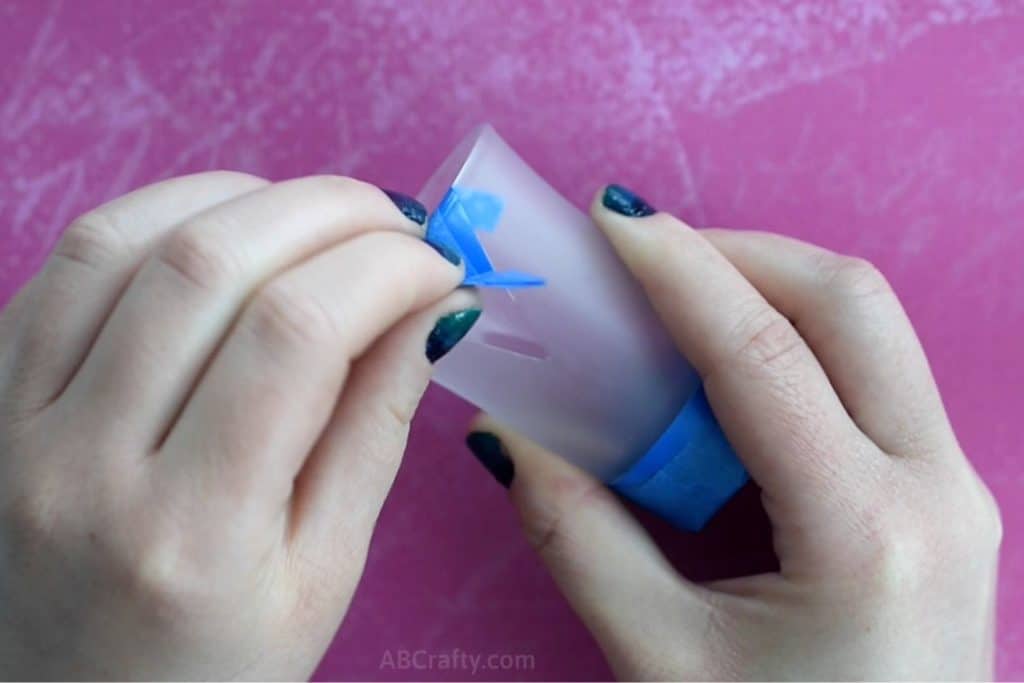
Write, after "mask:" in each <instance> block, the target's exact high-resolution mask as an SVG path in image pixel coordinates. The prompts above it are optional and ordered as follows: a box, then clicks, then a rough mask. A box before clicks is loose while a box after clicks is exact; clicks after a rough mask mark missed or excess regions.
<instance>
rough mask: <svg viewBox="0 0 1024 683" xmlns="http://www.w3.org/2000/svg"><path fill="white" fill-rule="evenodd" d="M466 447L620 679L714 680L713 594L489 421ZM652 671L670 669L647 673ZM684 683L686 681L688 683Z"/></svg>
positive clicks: (602, 492)
mask: <svg viewBox="0 0 1024 683" xmlns="http://www.w3.org/2000/svg"><path fill="white" fill-rule="evenodd" d="M467 444H468V445H469V446H470V449H471V450H472V451H473V453H474V455H476V457H477V458H478V459H479V460H480V461H481V462H482V463H483V464H484V465H485V467H487V469H488V470H490V471H491V472H492V474H494V475H495V476H496V478H498V480H499V482H501V483H503V484H505V485H506V486H509V493H510V497H511V500H512V503H513V504H514V505H515V506H516V508H517V509H518V511H519V517H520V520H521V522H522V525H523V530H524V532H525V533H526V537H527V539H528V541H529V542H530V544H531V546H533V548H534V549H535V550H536V551H537V554H538V555H539V556H540V558H541V561H543V563H544V564H545V565H546V566H547V568H548V570H549V571H550V572H551V575H552V577H553V578H554V579H555V582H556V583H557V584H558V587H559V588H560V589H561V591H562V593H563V594H564V595H565V596H566V598H567V599H568V601H569V603H570V604H571V605H572V607H573V609H574V610H575V611H576V613H577V614H578V615H579V616H580V618H581V619H582V620H583V622H584V624H586V626H587V628H588V629H589V630H590V632H591V633H592V634H593V635H594V637H595V638H596V639H597V642H598V644H599V645H600V646H601V649H602V650H604V652H605V654H606V656H607V658H608V660H609V661H611V662H614V663H616V664H617V665H619V666H621V667H623V671H620V672H617V673H619V674H622V675H624V674H625V673H627V672H629V673H630V674H631V676H632V677H636V672H637V671H647V672H648V673H649V675H650V677H652V678H662V677H664V676H665V675H666V674H667V672H668V671H670V670H671V671H676V672H679V671H686V672H689V674H690V676H692V677H694V678H695V679H696V680H710V678H709V676H708V674H709V673H710V672H709V671H708V670H707V668H706V666H707V662H706V661H705V658H704V654H705V653H706V652H707V650H705V648H703V647H701V645H702V644H704V643H706V641H707V635H708V632H709V630H710V627H711V622H710V615H711V605H710V603H709V601H708V599H709V594H708V592H707V591H705V590H704V589H702V588H700V587H699V586H696V585H694V584H692V583H690V582H688V581H686V580H685V579H684V578H682V577H680V576H679V575H678V574H677V573H676V571H675V570H674V569H673V568H672V566H671V565H670V564H669V563H668V561H667V560H666V559H665V557H664V556H663V555H662V553H661V551H660V550H659V549H658V547H657V545H655V543H654V541H653V540H652V539H651V537H650V536H649V535H648V534H647V532H646V531H645V530H644V529H643V527H641V526H640V524H639V523H638V522H637V521H636V519H635V518H634V517H633V516H632V515H631V514H630V513H629V511H628V510H627V509H626V508H625V507H624V506H623V505H622V503H621V502H620V501H619V500H618V499H617V498H616V497H615V496H614V494H612V493H611V491H609V490H608V489H607V488H606V487H605V486H603V485H602V484H601V482H599V481H597V480H596V479H594V478H593V477H591V476H590V475H589V474H587V473H586V472H584V471H583V470H580V469H579V468H577V467H575V466H574V465H572V464H570V463H569V462H567V461H565V460H563V459H562V458H559V457H558V456H556V455H554V454H552V453H550V452H548V451H546V450H544V449H543V448H541V447H540V446H538V445H536V444H534V443H533V442H531V441H529V440H527V439H526V438H524V437H522V436H520V435H518V434H516V433H515V432H513V431H511V430H510V429H508V428H506V427H504V426H503V425H501V424H499V423H497V422H496V421H494V420H493V419H491V418H490V417H487V416H481V417H479V418H478V419H477V420H476V421H475V422H474V424H473V426H472V431H471V433H470V435H469V438H468V439H467ZM655 663H660V666H663V667H667V668H666V669H664V670H662V671H661V672H660V674H661V675H660V676H659V671H658V670H652V669H651V667H652V666H655ZM690 676H686V677H687V678H689V677H690Z"/></svg>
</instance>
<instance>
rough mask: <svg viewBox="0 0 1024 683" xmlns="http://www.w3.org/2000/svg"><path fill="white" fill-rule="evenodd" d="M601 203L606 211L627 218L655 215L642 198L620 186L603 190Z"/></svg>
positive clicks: (651, 207) (652, 208)
mask: <svg viewBox="0 0 1024 683" xmlns="http://www.w3.org/2000/svg"><path fill="white" fill-rule="evenodd" d="M601 203H602V204H603V205H604V207H605V208H606V209H610V210H612V211H614V212H615V213H617V214H620V215H623V216H628V217H629V218H643V217H644V216H650V215H652V214H655V213H657V211H656V210H655V209H654V207H653V206H651V205H650V204H648V203H647V202H646V201H645V200H644V199H643V198H642V197H639V196H637V195H636V193H634V192H633V191H632V190H629V189H627V188H625V187H623V186H622V185H609V186H608V187H606V188H604V194H603V195H602V196H601Z"/></svg>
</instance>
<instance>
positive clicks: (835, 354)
mask: <svg viewBox="0 0 1024 683" xmlns="http://www.w3.org/2000/svg"><path fill="white" fill-rule="evenodd" d="M702 234H703V235H704V236H705V237H706V238H707V239H708V241H709V242H711V243H712V244H713V245H714V246H715V248H717V249H718V250H719V251H720V252H722V254H724V255H725V257H726V258H728V259H729V261H731V262H732V264H733V265H734V266H736V268H737V269H739V271H740V272H741V273H742V274H743V275H744V276H745V277H746V278H747V279H748V280H749V281H750V282H751V284H753V285H754V287H756V288H757V289H758V291H760V292H761V293H762V294H763V295H764V296H765V298H766V299H768V301H769V302H771V304H772V305H774V306H775V307H776V308H777V309H778V310H779V311H780V312H781V313H782V314H783V315H785V316H786V317H787V318H789V319H790V320H791V321H792V322H793V324H794V326H795V327H796V328H797V330H798V331H799V332H800V334H801V336H803V338H804V339H806V340H807V343H808V344H809V345H810V347H811V349H812V350H813V351H814V354H815V355H816V356H817V357H818V359H819V360H820V361H821V364H822V366H823V367H824V369H825V372H826V373H827V374H828V377H829V379H830V380H831V382H832V385H833V386H834V387H835V388H836V391H837V393H838V394H839V398H840V399H841V400H842V402H843V404H844V405H845V406H846V409H847V411H848V412H849V413H850V415H851V416H852V417H853V420H854V422H856V423H857V425H858V426H859V427H860V428H861V429H862V430H863V431H864V432H865V433H866V434H867V435H868V436H869V437H870V438H871V439H872V440H873V441H874V442H875V443H876V444H878V445H879V447H881V448H882V450H885V451H887V452H889V453H894V454H911V453H912V452H917V451H920V450H925V451H929V452H931V451H939V450H941V451H945V452H948V451H949V449H946V448H942V446H945V445H946V444H948V443H949V440H950V438H951V436H952V434H951V430H950V427H949V423H948V421H947V420H946V417H945V411H944V409H943V407H942V400H941V398H940V396H939V392H938V389H937V387H936V386H935V380H934V379H933V377H932V373H931V370H930V369H929V367H928V360H927V358H926V357H925V355H924V351H923V349H922V348H921V344H920V342H919V341H918V339H917V335H916V334H915V333H914V328H913V326H912V325H911V323H910V320H909V319H908V318H907V315H906V312H905V311H904V310H903V306H902V305H900V302H899V299H898V298H897V297H896V295H895V294H894V292H893V290H892V288H891V287H890V286H889V284H888V283H887V282H886V280H885V278H884V277H883V276H882V275H881V274H880V273H879V271H878V270H877V269H876V268H874V267H873V266H872V265H871V264H870V263H867V262H866V261H863V260H860V259H855V258H849V257H844V256H840V255H839V254H835V253H833V252H831V251H828V250H826V249H822V248H820V247H815V246H813V245H810V244H807V243H804V242H800V241H798V240H794V239H790V238H788V237H783V236H781V235H772V234H769V233H760V232H739V231H733V230H704V231H702Z"/></svg>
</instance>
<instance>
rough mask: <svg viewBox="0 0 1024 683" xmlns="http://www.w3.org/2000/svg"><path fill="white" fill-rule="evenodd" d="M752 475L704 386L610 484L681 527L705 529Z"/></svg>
mask: <svg viewBox="0 0 1024 683" xmlns="http://www.w3.org/2000/svg"><path fill="white" fill-rule="evenodd" d="M748 479H749V476H748V475H747V472H746V470H745V469H743V465H742V464H741V463H740V461H739V459H738V458H737V457H736V454H735V453H734V452H733V450H732V446H730V445H729V442H728V441H727V440H726V438H725V434H723V433H722V428H721V427H719V426H718V422H717V421H716V420H715V416H714V414H713V413H712V412H711V406H710V405H708V399H707V396H705V395H704V387H703V386H702V385H701V386H698V387H697V391H696V392H695V393H694V395H693V396H692V397H691V398H690V400H689V401H687V402H686V404H685V405H684V406H683V409H682V410H681V411H680V412H679V415H677V416H676V418H675V419H674V420H673V421H672V424H670V425H669V426H668V429H666V430H665V432H664V433H663V434H662V435H661V436H660V437H659V438H658V440H657V441H656V442H655V443H654V445H653V446H651V448H650V450H649V451H647V453H645V454H644V455H643V456H642V457H640V459H638V460H637V461H636V462H635V463H633V465H631V466H630V468H629V469H628V470H626V471H625V472H623V473H622V474H621V475H619V477H618V478H616V479H615V480H614V481H613V482H611V483H610V484H609V486H611V487H612V489H614V490H615V491H618V492H619V493H621V494H622V495H623V496H625V497H626V498H628V499H630V500H632V501H633V502H635V503H637V504H638V505H640V506H641V507H645V508H647V509H648V510H650V511H652V512H654V513H655V514H657V515H659V516H661V517H664V518H665V519H667V520H668V521H669V522H671V523H672V524H674V525H675V526H677V527H680V528H682V529H686V530H687V531H700V530H701V529H702V528H704V525H705V524H707V522H708V520H710V519H711V518H712V517H713V516H714V515H715V513H716V512H718V510H719V509H720V508H721V507H722V506H723V505H725V503H726V501H728V500H729V499H730V498H732V496H733V495H734V494H735V493H736V492H737V491H739V490H740V489H741V488H742V487H743V485H744V484H745V483H746V482H747V480H748Z"/></svg>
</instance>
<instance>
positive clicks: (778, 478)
mask: <svg viewBox="0 0 1024 683" xmlns="http://www.w3.org/2000/svg"><path fill="white" fill-rule="evenodd" d="M615 190H616V188H615V187H614V186H613V187H612V188H611V189H610V190H609V192H610V193H612V195H613V196H611V198H610V199H611V200H614V199H615V198H616V197H615V196H614V192H615ZM603 201H604V198H601V199H599V200H598V201H595V204H594V206H593V208H592V214H593V216H594V218H595V220H596V221H597V223H598V225H599V226H600V227H601V228H602V229H603V230H604V232H605V234H606V235H607V236H608V239H609V240H610V242H611V243H612V245H613V246H614V247H615V249H616V250H617V251H618V253H619V256H620V257H621V258H622V260H623V261H624V262H625V264H626V266H627V267H628V268H629V269H630V270H631V271H632V272H633V275H634V276H635V277H636V278H637V280H638V281H639V282H640V284H641V285H642V286H643V288H644V290H645V291H646V292H647V295H648V297H649V298H650V301H651V304H652V305H653V307H654V309H655V311H656V312H657V313H658V315H659V317H660V318H661V320H662V322H663V323H664V324H665V326H666V328H667V329H668V331H669V333H670V334H671V335H672V337H673V338H674V339H675V341H676V343H677V345H678V346H679V349H680V350H681V351H682V353H683V355H685V356H686V357H687V358H688V359H689V360H690V362H692V363H693V365H694V367H695V368H696V369H697V371H698V372H699V373H700V375H701V376H702V377H703V379H704V383H705V387H706V391H707V396H708V399H709V401H710V403H711V405H712V407H713V408H714V412H715V415H716V416H717V418H718V420H719V422H720V423H721V425H722V428H723V430H724V431H725V433H726V435H727V436H728V438H729V441H730V442H731V443H732V445H733V446H734V447H735V448H736V451H737V454H738V455H739V457H740V459H741V460H742V461H743V463H744V465H746V467H747V469H748V471H749V472H750V474H751V476H752V477H753V478H754V479H755V480H756V481H757V482H758V483H759V484H760V485H761V487H762V489H763V491H764V495H765V498H766V503H768V508H769V513H772V512H773V511H774V512H776V513H778V512H782V511H788V512H790V513H794V514H796V513H799V514H797V517H796V519H811V518H814V517H815V516H820V515H821V513H822V512H829V513H834V512H837V509H836V508H839V510H840V511H845V508H847V507H848V506H849V505H851V504H853V501H854V499H855V497H856V496H855V493H854V492H855V491H856V490H857V488H858V487H856V486H854V484H855V483H856V482H859V481H863V480H864V478H865V477H866V476H868V474H869V472H870V470H871V468H872V467H873V466H874V463H873V462H870V461H869V460H870V459H869V458H867V457H851V451H856V450H857V449H858V448H863V449H864V450H867V447H868V446H869V445H870V444H869V443H868V442H867V439H865V438H864V436H863V435H862V434H861V433H860V431H859V430H858V429H857V427H856V425H854V424H853V422H852V420H851V419H850V417H849V416H848V415H847V413H846V410H845V408H844V407H843V405H842V403H841V402H840V401H839V398H838V396H836V393H835V391H834V390H833V388H832V386H831V385H830V384H829V381H828V378H827V377H826V375H825V372H824V371H823V370H822V368H821V365H820V364H819V363H818V361H817V359H816V358H815V356H814V354H813V353H812V352H811V350H810V348H809V347H808V346H807V344H806V343H805V342H804V340H803V339H802V338H801V337H800V335H799V334H798V333H797V332H796V330H795V329H794V328H793V326H792V325H791V324H790V323H789V321H788V320H786V318H785V317H784V316H782V315H781V314H780V313H779V312H778V311H776V310H775V309H774V308H773V307H772V306H771V305H769V304H768V302H767V301H765V299H764V297H762V296H761V295H760V294H759V293H758V291H757V290H756V289H755V288H754V287H753V286H752V285H751V284H750V283H749V282H747V280H746V279H745V278H744V277H743V276H742V275H741V274H740V273H739V272H738V271H737V270H736V268H735V267H733V266H732V264H730V263H729V261H728V260H727V259H726V258H725V257H724V256H722V254H721V253H719V252H718V250H716V249H715V248H714V247H713V246H712V245H711V243H710V242H708V241H707V240H706V239H704V238H703V237H701V235H700V234H699V233H697V232H696V231H694V230H693V229H692V228H690V227H688V226H686V225H684V224H683V223H681V222H680V221H678V220H676V219H675V218H673V217H672V216H670V215H668V214H663V213H657V214H654V215H648V216H646V217H629V216H625V215H621V214H619V213H616V212H615V211H612V210H611V209H609V208H607V207H606V206H604V204H603V203H602V202H603ZM641 201H642V200H641ZM610 203H611V204H612V205H613V206H614V205H615V203H614V201H610ZM775 517H776V518H777V517H778V515H777V514H776V515H775ZM775 521H776V522H778V521H779V519H776V520H775Z"/></svg>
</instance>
